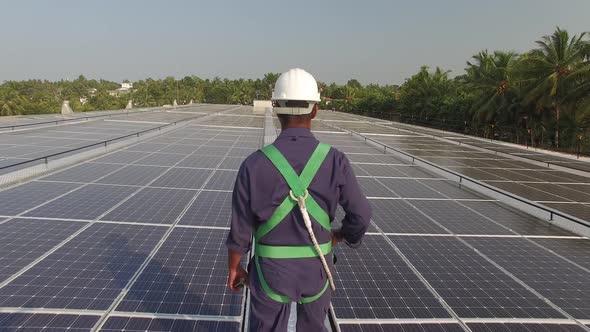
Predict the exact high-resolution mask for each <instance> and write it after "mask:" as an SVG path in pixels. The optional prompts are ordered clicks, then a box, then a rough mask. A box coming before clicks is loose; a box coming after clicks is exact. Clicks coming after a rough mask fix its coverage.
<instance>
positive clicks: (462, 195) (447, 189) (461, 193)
mask: <svg viewBox="0 0 590 332" xmlns="http://www.w3.org/2000/svg"><path fill="white" fill-rule="evenodd" d="M420 182H422V184H424V185H426V186H428V187H430V188H432V189H434V190H436V191H438V192H440V193H441V194H443V195H444V196H447V197H449V198H452V199H482V198H487V197H484V196H483V195H481V194H478V193H476V192H474V191H471V190H469V189H467V188H466V187H461V186H460V185H459V184H457V183H456V182H453V181H446V180H445V181H437V180H432V181H430V180H420Z"/></svg>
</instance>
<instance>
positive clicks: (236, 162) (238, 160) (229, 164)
mask: <svg viewBox="0 0 590 332" xmlns="http://www.w3.org/2000/svg"><path fill="white" fill-rule="evenodd" d="M243 161H244V158H243V157H225V158H224V159H223V161H222V162H221V165H219V168H220V169H233V170H238V169H240V166H241V165H242V162H243Z"/></svg>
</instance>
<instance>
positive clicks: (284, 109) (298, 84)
mask: <svg viewBox="0 0 590 332" xmlns="http://www.w3.org/2000/svg"><path fill="white" fill-rule="evenodd" d="M272 101H273V110H274V111H275V113H277V114H292V115H301V114H309V113H311V111H312V110H313V106H314V105H315V104H316V103H318V102H320V101H321V99H320V93H319V92H318V83H317V82H316V80H315V78H313V76H311V74H310V73H308V72H306V71H305V70H303V69H299V68H295V69H291V70H289V71H287V72H285V73H282V74H281V76H279V78H278V79H277V82H276V83H275V89H274V91H273V93H272Z"/></svg>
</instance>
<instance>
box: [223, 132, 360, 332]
mask: <svg viewBox="0 0 590 332" xmlns="http://www.w3.org/2000/svg"><path fill="white" fill-rule="evenodd" d="M318 143H319V141H318V140H317V139H315V137H314V136H313V135H312V133H311V131H310V130H309V129H305V128H288V129H286V130H283V132H282V133H281V134H280V135H279V137H278V138H277V139H276V141H275V142H274V143H273V144H274V146H275V147H276V148H277V149H278V150H279V151H280V152H281V153H282V154H283V155H284V156H285V158H286V159H287V161H288V162H289V164H290V165H291V166H292V167H293V169H294V170H295V171H296V172H297V173H298V174H300V173H301V171H302V170H303V168H304V167H305V165H306V164H307V161H308V160H309V158H310V157H311V154H312V153H313V151H314V149H315V148H316V146H317V145H318ZM308 191H309V194H310V195H312V196H313V197H314V199H315V200H316V201H317V202H318V204H319V205H320V206H321V207H322V209H323V210H324V211H326V212H327V213H328V215H329V217H330V220H333V219H334V215H335V213H336V208H337V205H338V204H340V205H341V206H342V207H343V209H344V211H345V212H346V216H345V218H344V220H343V221H342V233H343V234H344V239H345V242H346V243H347V244H350V245H351V246H355V245H358V244H360V242H361V238H362V237H363V235H364V233H365V232H366V230H367V228H368V227H369V223H370V219H371V210H370V206H369V202H368V200H367V199H366V197H365V196H364V195H363V193H362V192H361V190H360V188H359V185H358V183H357V181H356V178H355V176H354V173H353V170H352V167H351V166H350V163H349V161H348V159H347V158H346V156H345V155H344V154H343V153H342V152H340V151H338V150H336V149H335V148H332V149H331V150H330V152H329V153H328V155H327V157H326V159H325V160H324V163H323V164H322V166H321V167H320V169H319V171H318V173H317V174H316V176H315V178H314V180H313V181H312V182H311V184H310V186H309V188H308ZM287 195H289V187H288V185H287V183H286V182H285V180H284V179H283V177H282V176H281V174H280V173H279V171H278V170H277V169H276V168H275V166H273V164H272V163H271V161H270V160H268V158H267V157H266V156H265V155H264V154H263V153H262V152H261V151H257V152H255V153H253V154H252V155H250V156H249V157H248V158H246V160H245V161H244V162H243V163H242V165H241V167H240V170H239V172H238V176H237V179H236V183H235V186H234V191H233V197H232V220H231V230H230V232H229V234H228V237H227V241H226V245H227V247H228V248H229V249H232V250H234V251H237V252H240V253H242V254H246V253H247V252H248V251H249V250H250V248H251V239H252V232H253V230H254V229H255V228H256V227H257V226H258V225H260V224H262V223H264V222H266V220H268V219H269V218H270V216H271V215H272V213H273V212H274V210H275V209H276V208H277V207H278V206H279V205H280V204H281V202H282V201H283V199H285V197H287ZM312 224H313V231H314V233H315V235H316V238H317V240H318V242H319V243H326V242H328V241H330V240H331V237H332V235H331V233H330V232H329V231H328V230H326V229H324V228H323V227H321V226H320V225H319V224H317V223H315V222H314V223H312ZM264 240H265V244H267V245H276V246H291V245H292V246H300V245H310V244H311V241H310V239H309V235H308V233H307V230H306V228H305V225H304V223H303V219H302V217H301V213H300V211H299V209H297V208H295V209H293V211H291V213H290V214H289V215H288V216H287V217H286V218H285V219H284V220H283V221H282V222H281V223H280V224H279V225H278V226H277V227H276V228H275V229H273V230H272V231H271V232H270V233H268V234H267V235H266V236H265V238H264ZM326 260H327V261H328V263H329V264H330V268H331V269H332V271H334V270H333V266H332V263H331V262H332V255H331V254H330V255H328V256H326ZM260 265H261V269H262V273H263V274H264V277H265V279H266V281H267V283H268V285H269V286H270V288H271V289H272V290H273V291H275V292H276V293H279V294H281V295H285V296H288V297H290V298H291V299H293V300H294V301H299V300H300V299H301V298H303V297H310V296H314V295H316V294H318V293H319V292H320V291H321V290H322V288H323V287H324V285H325V284H326V278H327V276H326V273H325V271H324V269H323V267H322V264H321V261H320V259H319V258H317V257H311V258H297V259H272V258H260ZM248 274H249V276H250V291H251V308H250V309H251V310H250V330H251V331H262V332H263V331H286V330H287V323H288V320H289V311H290V304H288V303H280V302H276V301H274V300H273V299H271V298H269V297H268V296H267V295H266V294H265V293H264V291H263V290H262V288H261V286H260V282H259V281H258V275H257V273H256V268H255V267H254V264H250V265H249V267H248ZM333 274H334V273H333ZM334 277H335V278H336V276H334ZM331 297H332V294H331V290H330V289H328V290H327V291H326V292H325V293H324V294H323V295H322V296H321V297H320V298H319V299H318V300H316V301H314V302H311V303H307V304H299V305H298V307H297V331H324V329H325V328H324V320H325V318H326V314H327V312H328V308H329V305H330V300H331Z"/></svg>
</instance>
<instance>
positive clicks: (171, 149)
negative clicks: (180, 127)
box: [158, 144, 199, 156]
mask: <svg viewBox="0 0 590 332" xmlns="http://www.w3.org/2000/svg"><path fill="white" fill-rule="evenodd" d="M197 149H199V146H198V145H184V144H173V145H169V146H167V147H165V148H162V149H160V150H158V152H161V153H178V154H181V155H185V156H186V155H187V154H191V153H193V152H195V151H197Z"/></svg>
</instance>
